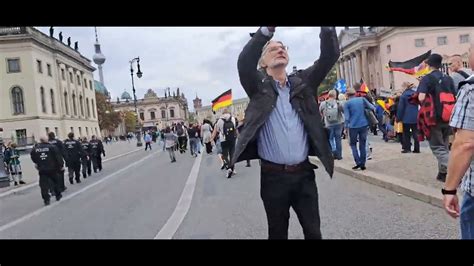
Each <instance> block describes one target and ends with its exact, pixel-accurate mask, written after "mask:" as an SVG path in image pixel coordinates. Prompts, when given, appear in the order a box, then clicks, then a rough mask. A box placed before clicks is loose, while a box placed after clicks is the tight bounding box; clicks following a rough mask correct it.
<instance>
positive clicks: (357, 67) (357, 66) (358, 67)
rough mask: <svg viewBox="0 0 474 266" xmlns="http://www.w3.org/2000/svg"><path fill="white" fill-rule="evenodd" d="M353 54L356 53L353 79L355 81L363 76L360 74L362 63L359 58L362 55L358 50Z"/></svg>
mask: <svg viewBox="0 0 474 266" xmlns="http://www.w3.org/2000/svg"><path fill="white" fill-rule="evenodd" d="M354 54H355V55H356V79H355V81H356V82H359V81H360V79H361V78H362V76H363V75H362V68H363V66H362V64H363V63H362V60H361V57H362V55H361V51H360V50H357V51H355V52H354ZM364 81H365V79H364Z"/></svg>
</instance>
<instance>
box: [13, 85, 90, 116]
mask: <svg viewBox="0 0 474 266" xmlns="http://www.w3.org/2000/svg"><path fill="white" fill-rule="evenodd" d="M49 92H50V98H51V112H52V113H53V114H56V104H55V98H54V91H53V89H50V91H49ZM40 96H41V108H42V111H43V113H47V107H46V95H45V90H44V88H43V87H41V88H40ZM11 98H12V104H13V114H14V115H20V114H25V101H24V94H23V89H21V88H20V87H14V88H12V90H11ZM68 103H69V98H68V94H67V92H65V93H64V105H65V106H64V107H65V111H66V115H69V104H68ZM72 103H73V111H74V115H75V116H77V106H76V95H75V94H73V95H72ZM79 103H80V108H81V115H82V116H84V104H83V98H82V95H81V96H79ZM86 106H87V109H86V112H87V115H86V118H89V117H90V108H92V116H93V117H94V118H96V110H95V108H94V106H95V105H94V100H93V99H91V103H90V104H89V99H88V98H86Z"/></svg>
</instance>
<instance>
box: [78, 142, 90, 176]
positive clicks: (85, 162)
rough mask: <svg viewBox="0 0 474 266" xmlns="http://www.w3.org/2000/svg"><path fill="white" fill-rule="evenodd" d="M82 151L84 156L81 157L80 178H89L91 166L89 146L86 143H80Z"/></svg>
mask: <svg viewBox="0 0 474 266" xmlns="http://www.w3.org/2000/svg"><path fill="white" fill-rule="evenodd" d="M81 146H82V150H84V154H83V156H82V157H81V164H82V177H83V178H87V175H89V176H91V174H92V166H91V145H90V143H89V142H88V141H87V140H86V141H84V140H83V141H82V142H81Z"/></svg>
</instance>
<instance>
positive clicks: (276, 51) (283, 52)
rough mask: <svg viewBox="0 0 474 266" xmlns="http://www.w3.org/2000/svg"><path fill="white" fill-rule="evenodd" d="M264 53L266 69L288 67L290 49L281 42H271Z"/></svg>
mask: <svg viewBox="0 0 474 266" xmlns="http://www.w3.org/2000/svg"><path fill="white" fill-rule="evenodd" d="M263 53H264V55H263V66H264V67H268V68H276V67H286V66H287V65H288V61H289V57H288V48H287V47H286V46H285V45H283V44H282V43H281V42H275V41H270V43H269V44H268V46H267V47H266V49H265V51H263Z"/></svg>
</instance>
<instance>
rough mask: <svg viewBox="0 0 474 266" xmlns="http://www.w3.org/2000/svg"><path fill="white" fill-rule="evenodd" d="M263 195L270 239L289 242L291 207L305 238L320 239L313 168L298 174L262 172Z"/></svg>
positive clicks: (261, 187) (261, 192)
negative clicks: (287, 240)
mask: <svg viewBox="0 0 474 266" xmlns="http://www.w3.org/2000/svg"><path fill="white" fill-rule="evenodd" d="M260 173H261V180H260V181H261V183H260V196H261V198H262V200H263V205H264V207H265V212H266V214H267V222H268V238H269V239H288V223H289V219H290V207H292V208H293V210H294V211H295V213H296V215H297V216H298V220H299V222H300V224H301V227H302V228H303V234H304V238H305V239H321V238H322V236H321V229H320V226H321V222H320V217H319V205H318V189H317V187H316V181H315V175H314V170H313V169H307V170H302V171H300V172H297V173H286V172H277V171H265V170H263V169H262V170H261V172H260Z"/></svg>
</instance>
